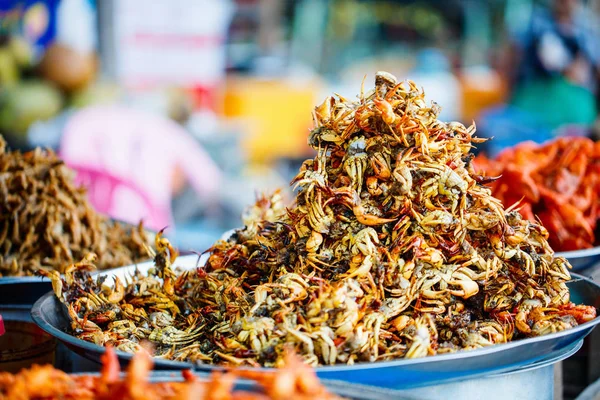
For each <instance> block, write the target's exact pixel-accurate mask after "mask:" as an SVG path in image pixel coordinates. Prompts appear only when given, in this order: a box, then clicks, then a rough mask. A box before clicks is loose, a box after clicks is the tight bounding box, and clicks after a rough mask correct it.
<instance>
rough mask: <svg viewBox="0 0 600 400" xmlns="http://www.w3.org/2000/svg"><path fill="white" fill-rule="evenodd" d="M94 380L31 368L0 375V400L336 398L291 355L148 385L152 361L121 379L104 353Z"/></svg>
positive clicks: (140, 359)
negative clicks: (253, 388) (262, 366)
mask: <svg viewBox="0 0 600 400" xmlns="http://www.w3.org/2000/svg"><path fill="white" fill-rule="evenodd" d="M102 364H103V365H102V371H101V373H100V375H99V376H94V375H79V376H73V375H69V374H67V373H65V372H62V371H60V370H57V369H54V368H53V367H52V366H50V365H44V366H39V365H34V366H33V367H32V368H31V369H26V370H25V369H24V370H22V371H21V372H19V373H18V374H15V375H13V374H11V373H7V372H0V400H37V399H39V400H41V399H44V400H53V399H78V400H92V399H94V400H125V399H127V400H159V399H179V400H187V399H190V400H192V399H193V400H202V399H211V400H268V399H286V400H293V399H298V400H301V399H325V400H327V399H340V398H339V397H337V396H335V395H332V394H330V393H328V392H327V390H326V389H325V387H323V386H322V385H321V383H320V382H319V380H318V379H317V377H316V375H315V373H314V371H313V370H312V369H311V368H310V367H308V366H307V365H305V364H303V363H302V361H300V360H299V359H298V358H297V357H296V356H294V355H293V354H291V353H288V354H287V355H286V365H285V366H284V367H283V368H281V369H279V370H277V371H268V372H252V371H250V372H249V371H231V372H226V373H220V372H215V373H213V374H212V375H211V377H210V379H208V380H206V381H204V380H201V379H199V378H198V377H196V376H195V375H193V374H192V373H191V372H190V371H184V372H183V373H182V376H183V381H180V382H157V383H152V382H150V379H149V377H150V371H151V369H152V359H151V357H150V356H149V354H148V353H147V352H145V351H140V352H138V353H136V355H135V356H134V358H133V361H132V362H131V363H130V364H129V367H128V368H127V373H126V375H125V376H124V377H121V376H120V366H119V361H118V359H117V356H116V353H115V352H114V350H113V349H112V348H110V347H109V348H107V350H106V353H105V355H104V356H103V359H102ZM237 378H246V379H252V380H254V381H255V382H256V383H257V384H258V386H259V387H260V388H261V390H260V391H257V392H255V393H254V392H243V391H236V390H234V385H235V381H236V379H237Z"/></svg>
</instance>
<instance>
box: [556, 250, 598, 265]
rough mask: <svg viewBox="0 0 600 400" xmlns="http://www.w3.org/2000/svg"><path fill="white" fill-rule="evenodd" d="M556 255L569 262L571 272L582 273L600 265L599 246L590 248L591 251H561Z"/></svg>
mask: <svg viewBox="0 0 600 400" xmlns="http://www.w3.org/2000/svg"><path fill="white" fill-rule="evenodd" d="M556 255H557V256H562V257H565V258H566V259H567V260H569V263H571V266H572V267H573V271H584V270H586V269H590V268H592V267H594V266H596V265H600V246H596V247H592V248H591V249H583V250H573V251H563V252H560V253H556Z"/></svg>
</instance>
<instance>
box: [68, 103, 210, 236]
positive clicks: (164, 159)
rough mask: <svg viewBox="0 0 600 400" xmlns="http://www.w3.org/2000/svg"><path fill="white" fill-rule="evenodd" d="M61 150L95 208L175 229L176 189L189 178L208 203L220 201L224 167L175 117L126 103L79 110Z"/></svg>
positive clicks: (127, 219) (124, 218) (120, 217)
mask: <svg viewBox="0 0 600 400" xmlns="http://www.w3.org/2000/svg"><path fill="white" fill-rule="evenodd" d="M59 153H60V156H61V157H62V158H63V159H64V161H65V163H66V164H67V165H68V166H69V167H71V168H73V169H74V170H75V171H77V180H78V182H79V183H81V184H83V185H84V186H86V187H87V189H88V195H89V199H90V202H91V203H92V205H93V206H94V208H95V209H96V210H97V211H99V212H101V213H103V214H106V215H108V216H110V217H112V218H114V219H117V220H121V221H124V222H129V223H137V222H138V221H139V220H140V219H143V220H144V224H145V225H146V227H148V228H150V229H155V230H159V229H162V228H164V227H166V226H169V227H170V230H169V231H170V233H172V231H173V213H172V208H171V202H172V196H173V193H174V192H175V191H176V190H177V187H178V186H181V184H182V182H181V181H182V180H184V181H187V182H188V183H189V184H190V186H191V187H192V188H193V189H194V191H195V192H196V194H197V195H198V201H201V202H202V203H203V204H204V205H206V207H211V206H213V205H214V203H215V202H216V201H218V196H219V190H220V187H221V184H222V180H221V171H220V170H219V168H218V167H217V166H216V165H215V163H214V162H213V161H212V159H211V158H210V156H209V155H208V153H207V152H206V151H204V149H203V148H202V147H201V146H200V145H199V144H198V143H197V142H196V141H195V140H194V139H193V138H192V136H190V135H189V134H188V133H187V132H186V131H185V130H184V129H183V128H181V127H180V126H179V125H178V124H176V123H175V122H173V121H171V120H169V119H167V118H163V117H160V116H157V115H154V114H151V113H147V112H143V111H140V110H135V109H131V108H127V107H122V106H94V107H88V108H85V109H83V110H81V111H79V112H77V113H75V114H74V115H73V116H72V117H71V118H70V120H69V122H68V123H67V125H66V126H65V129H64V134H63V136H62V139H61V145H60V152H59Z"/></svg>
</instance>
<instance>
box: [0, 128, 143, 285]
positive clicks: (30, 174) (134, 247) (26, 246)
mask: <svg viewBox="0 0 600 400" xmlns="http://www.w3.org/2000/svg"><path fill="white" fill-rule="evenodd" d="M72 175H73V171H71V170H69V168H68V167H67V166H65V164H64V163H63V162H62V161H61V160H60V159H59V158H58V157H57V156H56V155H55V154H54V153H53V152H51V151H44V150H41V149H36V150H34V151H32V152H28V153H25V154H21V153H20V152H17V151H15V152H11V151H8V150H7V149H6V143H5V142H4V140H3V139H2V137H0V277H3V276H22V275H34V274H35V273H36V272H37V271H38V270H40V269H42V268H52V269H54V270H56V271H58V272H63V269H64V267H65V266H68V265H69V264H72V263H74V262H75V261H78V260H80V259H82V258H83V257H85V256H86V255H87V254H88V253H90V252H93V253H95V254H96V255H97V256H98V267H99V268H113V267H117V266H123V265H127V264H131V263H133V262H137V261H140V260H142V259H144V258H147V252H146V250H145V247H144V246H145V244H146V243H147V242H148V240H147V234H146V232H145V231H144V229H143V226H142V225H141V224H140V225H139V226H138V227H136V228H125V227H123V226H121V225H119V224H118V223H113V222H110V221H108V220H107V219H106V218H105V217H103V216H101V215H98V214H97V213H96V212H95V211H94V210H93V209H92V207H91V206H90V204H89V203H88V201H87V198H86V192H85V189H83V188H79V187H76V186H75V184H74V183H73V179H72V178H73V176H72Z"/></svg>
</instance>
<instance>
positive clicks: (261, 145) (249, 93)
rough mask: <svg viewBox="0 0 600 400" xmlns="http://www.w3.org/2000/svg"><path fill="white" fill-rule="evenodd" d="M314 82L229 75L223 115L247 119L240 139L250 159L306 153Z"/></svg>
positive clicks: (316, 90) (315, 88) (316, 87)
mask: <svg viewBox="0 0 600 400" xmlns="http://www.w3.org/2000/svg"><path fill="white" fill-rule="evenodd" d="M319 88H320V85H319V84H318V83H317V82H307V83H298V82H293V81H292V82H287V81H285V80H259V79H255V78H241V77H235V78H229V79H228V81H227V85H226V90H225V94H224V109H223V114H224V115H225V116H226V117H229V118H236V119H243V120H244V121H247V124H246V128H247V132H246V136H245V138H244V140H243V142H242V145H243V146H244V149H245V150H246V152H247V153H248V156H249V158H250V161H252V162H256V163H267V162H270V161H273V160H276V159H277V158H281V157H303V156H306V155H307V154H309V151H310V149H309V147H308V145H307V137H308V131H309V130H310V129H311V127H312V116H311V110H312V109H313V108H314V106H315V104H316V101H317V99H316V95H317V93H319Z"/></svg>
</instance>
